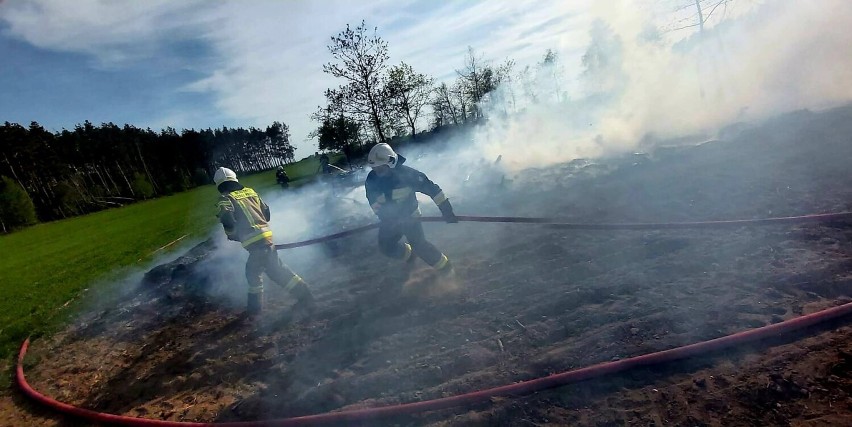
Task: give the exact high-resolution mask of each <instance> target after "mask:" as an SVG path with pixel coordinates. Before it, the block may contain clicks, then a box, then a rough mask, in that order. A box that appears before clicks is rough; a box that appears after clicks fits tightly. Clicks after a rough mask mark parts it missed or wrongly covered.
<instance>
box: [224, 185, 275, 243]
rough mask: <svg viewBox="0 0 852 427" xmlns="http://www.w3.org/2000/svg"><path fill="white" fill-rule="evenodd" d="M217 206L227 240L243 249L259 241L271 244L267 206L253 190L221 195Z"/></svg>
mask: <svg viewBox="0 0 852 427" xmlns="http://www.w3.org/2000/svg"><path fill="white" fill-rule="evenodd" d="M217 205H218V207H219V214H218V216H219V221H220V222H222V226H223V227H224V228H225V234H226V235H227V236H228V239H230V240H235V241H238V242H240V243H242V244H243V247H244V248H245V247H248V246H249V245H252V244H254V243H257V242H261V241H263V242H265V243H266V245H271V244H272V230H270V229H269V223H268V222H269V219H270V212H269V206H267V205H266V203H264V202H263V200H262V199H261V198H260V196H258V195H257V193H255V191H254V190H252V189H251V188H248V187H243V188H242V189H239V190H233V191H229V192H226V193H223V194H221V195H220V196H219V203H218V204H217Z"/></svg>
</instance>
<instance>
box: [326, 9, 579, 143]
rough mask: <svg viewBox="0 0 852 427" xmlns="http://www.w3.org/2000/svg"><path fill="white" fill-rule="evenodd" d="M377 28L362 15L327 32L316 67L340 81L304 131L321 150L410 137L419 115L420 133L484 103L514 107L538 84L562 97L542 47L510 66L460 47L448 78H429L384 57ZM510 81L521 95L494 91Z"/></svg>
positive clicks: (476, 117) (473, 113) (554, 62)
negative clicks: (323, 59) (325, 56)
mask: <svg viewBox="0 0 852 427" xmlns="http://www.w3.org/2000/svg"><path fill="white" fill-rule="evenodd" d="M377 32H378V29H377V28H375V27H374V28H369V27H368V26H367V24H366V22H364V21H362V22H361V24H360V25H358V26H357V27H355V28H352V27H351V26H349V25H347V26H346V29H345V30H343V31H341V32H340V33H338V34H337V35H335V36H333V37H331V40H330V42H329V44H328V50H329V53H330V54H331V56H332V58H333V60H332V61H331V62H329V63H327V64H325V65H324V66H323V71H324V72H325V73H327V74H330V75H332V76H334V77H336V78H338V79H339V80H340V81H341V84H340V85H339V86H338V87H337V88H329V89H326V91H325V92H324V95H325V101H326V102H325V105H324V106H319V107H317V110H316V112H314V113H313V114H312V116H311V117H312V119H313V120H314V121H316V122H317V123H318V124H319V126H318V127H317V129H316V130H315V131H314V132H313V134H312V136H315V137H317V140H318V145H319V148H320V149H321V150H339V151H343V152H344V153H346V154H350V152H353V151H361V150H362V149H363V147H364V145H365V144H366V143H373V142H390V141H391V140H393V139H394V138H400V137H409V138H412V139H414V138H415V137H416V136H417V135H418V130H417V129H418V126H417V125H418V123H422V122H426V123H427V126H426V132H427V133H432V132H433V131H435V130H440V129H441V128H445V127H460V126H466V125H470V124H473V123H477V122H479V121H481V120H483V119H485V118H486V115H487V114H488V113H487V111H486V108H484V105H485V104H489V103H490V104H492V105H494V104H500V105H501V106H502V110H501V111H502V113H505V114H509V113H512V112H516V111H518V106H517V105H518V102H517V98H519V97H521V96H523V97H525V98H526V99H528V100H530V99H531V100H533V101H538V99H536V98H537V97H538V96H539V94H538V92H540V91H542V90H545V91H547V92H548V93H547V94H542V95H543V96H542V97H550V98H556V100H557V101H558V102H561V101H563V100H566V99H567V97H566V96H565V95H564V94H562V89H561V88H560V87H559V83H558V81H559V79H560V78H561V76H560V67H559V64H558V55H557V54H556V52H554V51H552V50H550V49H548V50H547V51H546V52H545V54H544V56H543V58H542V60H541V61H540V62H539V63H537V64H535V65H534V66H532V67H531V66H527V67H525V68H523V69H521V70H520V71H518V72H515V70H514V68H515V62H514V60H511V59H506V60H505V61H503V62H502V63H499V64H497V65H494V64H492V63H491V62H490V61H486V60H485V59H484V57H483V55H481V54H478V53H477V52H476V51H475V50H474V49H473V48H472V47H468V49H467V52H466V55H465V57H464V59H463V62H462V66H461V68H459V69H456V70H455V71H456V78H455V79H454V80H453V81H450V82H441V83H440V84H436V82H435V79H434V78H432V77H430V76H428V75H426V74H424V73H420V72H418V71H417V70H415V69H414V68H413V67H412V66H411V65H410V64H407V63H405V62H400V63H399V64H391V63H390V55H389V52H388V44H387V42H386V41H384V40H383V39H382V38H381V37H379V36H378V34H377ZM517 82H522V84H521V85H520V87H521V88H522V91H523V93H522V94H516V93H515V92H513V90H511V89H509V90H505V91H498V90H497V89H498V88H499V87H501V85H503V86H506V87H509V86H513V85H508V84H507V83H517ZM492 110H493V109H492ZM367 145H369V144H367Z"/></svg>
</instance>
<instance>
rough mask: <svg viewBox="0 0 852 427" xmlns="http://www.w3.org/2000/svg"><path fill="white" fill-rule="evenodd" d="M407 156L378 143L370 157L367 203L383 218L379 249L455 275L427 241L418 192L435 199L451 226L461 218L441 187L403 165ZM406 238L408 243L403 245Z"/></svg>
mask: <svg viewBox="0 0 852 427" xmlns="http://www.w3.org/2000/svg"><path fill="white" fill-rule="evenodd" d="M403 163H405V157H402V156H400V155H398V154H397V153H395V152H394V151H393V149H392V148H391V147H390V145H388V144H376V145H375V146H373V148H372V149H371V150H370V153H369V154H368V155H367V164H368V165H369V166H370V167H371V168H372V169H373V170H372V171H370V173H369V175H367V180H366V182H365V183H364V186H365V188H366V192H367V201H368V202H369V203H370V207H372V209H373V212H375V214H376V215H377V216H378V217H379V220H380V224H379V250H380V251H381V253H382V254H384V255H385V256H388V257H391V258H396V259H400V260H403V261H405V262H409V263H410V262H414V260H415V259H416V258H415V257H414V255H416V256H417V257H419V258H421V259H422V260H423V261H425V262H426V263H427V264H429V265H431V266H432V267H433V268H435V269H436V270H438V271H440V272H442V273H451V272H452V271H453V266H452V263H451V262H450V260H449V259H448V258H447V256H446V255H444V254H443V253H442V252H441V251H440V250H438V248H436V247H435V245H433V244H432V243H430V242H429V241H428V240H426V236H425V235H424V233H423V226H422V225H421V224H420V221H418V220H417V217H419V216H420V207H419V205H418V203H417V197H416V195H415V193H423V194H426V195H427V196H429V197H431V198H432V200H433V201H434V202H435V204H436V205H437V206H438V209H440V210H441V215H442V216H443V217H444V219H445V220H446V221H447V222H448V223H456V222H458V219H457V218H456V215H455V213H453V206H452V205H451V204H450V200H449V199H447V197H446V196H445V195H444V192H443V191H442V190H441V187H439V186H438V185H437V184H435V183H434V182H432V181H431V180H429V178H428V177H427V176H426V175H425V174H424V173H423V172H420V171H418V170H416V169H414V168H411V167H408V166H405V165H403ZM403 236H405V237H406V239H407V240H408V243H401V242H400V239H401V238H402V237H403Z"/></svg>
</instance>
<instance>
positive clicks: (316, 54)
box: [0, 0, 852, 156]
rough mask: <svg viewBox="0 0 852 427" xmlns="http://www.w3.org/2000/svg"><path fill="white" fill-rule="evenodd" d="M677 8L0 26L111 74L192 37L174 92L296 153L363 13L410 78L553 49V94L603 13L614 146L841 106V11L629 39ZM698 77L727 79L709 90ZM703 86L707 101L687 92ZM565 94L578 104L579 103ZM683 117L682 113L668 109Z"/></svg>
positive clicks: (154, 8) (557, 5)
mask: <svg viewBox="0 0 852 427" xmlns="http://www.w3.org/2000/svg"><path fill="white" fill-rule="evenodd" d="M689 3H691V2H690V1H687V0H681V1H674V2H672V1H667V2H657V1H650V0H633V1H630V0H621V1H618V0H614V1H608V2H599V1H592V0H585V1H571V2H567V1H534V0H514V1H512V0H494V1H484V0H483V1H478V2H473V1H457V2H432V1H428V0H416V1H415V0H410V1H406V2H402V1H394V0H378V1H374V2H370V3H366V2H351V1H346V0H327V1H310V0H304V1H252V2H244V1H215V2H211V1H193V2H188V1H181V2H173V1H166V0H154V1H146V2H130V1H125V2H118V1H98V0H80V1H74V2H65V1H46V0H34V1H30V2H12V3H9V2H6V3H2V4H0V14H2V15H0V19H2V20H3V21H5V22H6V24H7V25H6V29H5V33H6V34H7V35H11V36H13V37H16V38H19V39H22V40H25V41H27V42H29V43H31V44H33V45H35V46H38V47H40V48H44V49H50V50H56V51H65V52H77V53H83V54H87V55H91V56H92V57H94V58H97V59H98V61H97V63H98V64H101V65H102V66H103V65H107V66H110V67H116V68H118V67H122V66H124V67H132V66H133V60H140V59H145V58H146V57H153V56H156V55H158V54H160V53H161V52H162V51H163V49H166V48H167V47H168V44H169V43H171V42H174V41H181V40H183V41H186V40H196V41H198V40H200V41H203V42H204V43H206V44H207V45H208V46H209V48H210V51H211V52H212V53H213V54H214V55H215V57H214V58H210V59H207V60H205V61H204V63H205V65H207V66H208V68H207V69H206V70H202V73H203V74H206V77H204V78H202V79H199V80H198V81H196V82H194V83H192V84H190V85H187V86H186V87H185V88H184V90H187V91H198V92H203V93H208V94H211V95H212V97H213V99H214V106H215V108H216V109H217V110H218V112H219V114H217V115H216V116H217V117H225V118H231V119H232V122H233V123H237V124H241V125H244V126H265V125H268V124H270V123H271V122H272V121H275V120H278V121H283V122H285V123H287V124H288V125H289V126H290V128H291V132H292V136H293V142H294V144H295V145H296V146H297V147H300V148H301V150H299V151H298V152H297V156H303V155H306V154H308V153H310V152H312V151H313V150H314V145H313V143H312V142H305V141H304V139H305V138H306V136H307V134H308V133H309V132H310V131H311V130H312V129H313V128H314V127H315V126H316V124H315V123H312V122H311V121H310V120H309V115H310V113H311V112H313V111H314V109H315V108H316V107H317V106H318V105H321V104H322V103H323V102H324V99H323V95H322V93H323V91H324V89H326V88H328V87H336V86H337V85H338V84H339V82H337V81H335V80H334V79H333V78H332V77H330V76H328V75H326V74H324V73H323V72H322V65H323V64H324V63H327V62H328V61H330V60H331V56H330V54H329V53H328V50H327V47H326V45H327V43H328V41H329V38H330V37H331V36H333V35H335V34H337V33H338V32H339V31H341V30H342V29H344V28H345V26H346V24H351V25H357V24H359V23H360V22H361V20H362V19H365V20H366V21H367V24H368V25H370V26H377V27H378V28H379V35H380V36H381V37H382V38H383V39H385V40H386V41H387V42H388V44H389V48H390V55H391V60H390V63H392V64H395V63H398V62H400V61H405V62H407V63H409V64H411V65H412V66H413V67H414V68H415V69H416V70H418V71H420V72H424V73H427V74H430V75H433V76H435V77H439V78H441V77H443V78H453V77H454V74H455V73H454V70H455V69H459V68H461V67H462V66H463V62H464V55H465V53H466V49H467V46H472V47H474V49H476V51H477V52H479V53H481V54H484V55H485V58H486V59H490V60H493V61H495V62H500V61H502V60H504V59H506V58H512V59H515V60H516V62H517V64H518V69H520V68H522V67H523V66H524V65H527V64H533V63H535V62H537V61H539V60H540V59H541V57H542V56H543V54H544V52H545V50H546V49H548V48H550V49H554V50H556V51H557V52H558V53H559V54H560V59H561V61H562V64H563V66H564V67H565V78H566V81H565V82H564V85H563V88H571V89H574V88H576V87H578V84H579V83H578V80H577V75H578V73H579V70H580V56H581V55H582V53H583V51H584V50H585V47H586V46H587V44H588V42H589V36H588V29H589V26H590V24H591V22H592V21H593V20H594V19H596V18H600V19H603V20H605V21H606V22H607V23H608V24H609V25H610V26H611V27H612V28H613V29H614V30H615V31H616V33H617V34H618V35H619V37H620V38H621V40H622V41H623V42H624V44H625V58H624V61H625V62H624V67H625V70H626V71H627V72H628V80H629V85H628V86H627V88H626V92H625V93H624V94H623V95H622V97H621V98H620V100H619V101H620V102H618V103H617V104H614V105H610V108H609V109H607V110H606V111H604V112H603V113H602V115H601V116H600V118H599V121H598V122H597V123H596V124H595V126H594V127H593V129H592V132H594V133H595V134H597V135H602V136H603V137H604V138H605V139H608V140H612V141H615V140H621V141H635V140H636V139H637V138H638V137H640V136H641V135H642V134H643V133H644V132H670V133H671V132H686V131H690V130H695V129H699V128H702V127H704V128H706V127H708V126H710V125H711V124H716V123H721V122H723V121H726V120H733V119H736V118H737V117H738V116H737V114H739V113H740V112H741V111H743V108H745V107H748V111H749V112H751V113H754V114H757V112H758V111H763V112H768V111H778V110H779V109H782V108H795V107H804V106H811V105H816V104H819V103H824V102H837V101H838V100H842V99H848V98H849V95H850V94H849V93H848V92H849V89H848V88H849V87H852V84H850V77H849V73H850V72H849V71H848V70H850V69H852V68H850V67H848V66H847V65H846V63H845V59H844V58H845V56H844V55H841V54H839V53H837V52H842V51H844V49H845V46H848V43H849V42H850V41H852V40H850V39H849V35H848V34H846V33H844V31H843V29H845V28H847V27H848V24H849V22H850V16H848V15H849V12H848V8H846V7H845V3H844V2H843V1H842V0H836V1H833V0H826V1H823V2H813V3H811V2H807V3H806V2H792V1H779V2H773V3H771V4H768V5H764V6H761V3H762V2H759V1H748V0H742V1H739V0H738V1H736V2H730V3H731V5H730V7H729V8H728V9H727V10H718V11H716V12H714V19H713V20H711V21H709V22H708V25H707V31H708V34H711V35H713V37H714V38H715V39H714V40H717V41H718V42H722V43H724V45H725V48H724V49H723V50H721V51H719V52H716V53H712V52H711V53H707V52H696V51H695V50H693V49H691V48H683V47H680V48H673V46H674V45H675V44H676V43H677V42H678V41H679V40H683V39H686V38H689V37H691V36H692V35H693V34H694V33H695V31H696V30H697V29H696V28H690V29H686V30H680V31H674V32H668V33H663V41H662V44H661V45H647V44H643V43H640V42H639V36H640V34H642V32H643V31H646V30H647V28H648V27H649V24H650V23H652V22H653V23H654V24H656V26H657V27H660V28H664V29H665V28H672V27H673V26H675V25H676V24H677V23H678V22H688V20H689V19H690V16H691V14H694V12H692V11H690V10H689V7H688V4H689ZM755 11H758V12H759V13H757V12H755ZM721 12H724V14H722V13H721ZM721 18H725V19H721ZM736 18H742V19H736ZM746 19H752V21H747V20H746ZM780 41H783V42H780ZM702 55H703V59H702V60H701V61H702V62H701V63H702V64H704V65H703V68H702V69H701V70H700V71H698V72H696V71H695V70H696V65H695V64H697V63H698V62H697V59H696V58H700V57H702ZM711 59H712V61H711ZM714 64H715V65H714ZM195 69H197V67H195ZM60 72H61V70H60ZM709 73H716V74H715V75H711V74H709ZM708 81H721V82H725V84H723V85H719V87H710V84H709V83H707V82H708ZM699 82H703V83H702V84H704V90H705V98H701V97H700V96H699V95H697V94H699V93H700V90H699V89H700V88H699V87H698V85H699ZM720 93H721V94H722V95H719V94H720ZM570 95H571V97H572V98H574V99H576V97H577V96H579V95H580V94H578V93H571V94H570ZM708 98H711V99H709V100H708ZM200 107H201V106H200ZM203 107H208V106H203ZM686 109H689V111H690V114H679V113H682V112H683V111H684V110H686ZM199 110H201V111H204V110H205V108H199ZM560 114H563V113H562V112H560V111H549V112H542V114H541V115H539V116H536V117H533V119H534V120H533V122H534V124H533V125H532V126H533V127H532V128H531V129H533V130H534V134H536V135H538V136H539V137H541V138H542V139H547V137H545V135H542V134H541V133H542V132H545V131H546V129H547V126H544V125H543V124H542V123H544V124H547V123H551V122H553V123H556V122H558V121H559V120H560ZM169 117H178V118H181V120H182V121H184V123H183V125H186V126H189V127H207V126H218V125H220V124H221V123H206V122H203V121H202V120H204V118H203V117H204V115H203V114H198V113H197V112H191V111H170V112H168V113H167V116H164V117H163V118H162V119H161V120H160V123H165V122H162V120H168V119H169ZM548 117H550V118H548ZM187 120H189V121H193V120H198V122H197V123H185V122H186V121H187ZM139 125H146V124H145V123H139ZM554 128H555V129H557V131H556V134H555V136H554V139H555V140H564V135H565V134H566V132H568V130H567V129H566V128H565V126H564V125H557V126H555V127H554ZM508 129H509V131H510V133H513V134H517V136H518V137H519V138H520V137H523V134H524V133H525V132H528V130H526V129H527V128H526V127H525V126H520V125H519V124H517V123H515V124H514V125H513V127H510V128H508ZM493 136H494V135H489V137H493ZM574 138H575V139H577V140H579V138H581V137H576V136H575V137H574ZM510 139H511V138H510ZM584 144H585V143H584ZM625 144H626V143H625ZM591 147H594V145H592V146H591ZM545 151H546V150H545ZM581 151H583V150H581ZM586 151H588V150H585V151H583V152H586Z"/></svg>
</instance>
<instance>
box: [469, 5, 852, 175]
mask: <svg viewBox="0 0 852 427" xmlns="http://www.w3.org/2000/svg"><path fill="white" fill-rule="evenodd" d="M607 5H608V6H606V7H603V6H602V7H601V9H602V10H599V11H597V15H598V18H597V20H596V21H595V22H594V24H593V25H592V27H591V29H590V32H589V44H588V47H587V49H586V50H585V52H583V55H582V56H580V57H579V58H577V57H571V58H569V57H566V56H564V55H561V57H560V61H561V62H562V63H563V64H566V65H571V66H572V67H569V68H573V69H575V70H576V71H575V72H574V73H570V74H569V73H565V72H563V71H562V70H561V69H560V70H553V69H549V68H548V67H554V66H553V65H538V66H536V67H534V69H533V70H532V72H528V73H526V74H524V73H521V74H520V75H519V76H518V77H516V78H513V79H510V80H509V81H507V82H505V83H504V84H503V85H502V86H501V87H500V88H499V89H498V91H496V92H495V93H493V94H492V96H491V97H490V99H489V100H488V102H486V105H485V108H486V111H487V116H488V117H489V121H488V123H487V124H486V125H485V126H483V127H482V128H481V129H480V130H479V131H477V132H476V134H475V135H474V139H475V141H476V143H477V146H478V147H479V150H480V151H481V153H482V156H483V157H485V158H495V157H496V156H497V155H500V154H503V155H504V156H505V158H506V159H507V161H506V163H507V165H509V166H510V167H512V168H514V169H515V170H519V169H523V168H526V167H530V166H545V165H548V164H554V163H560V162H565V161H568V160H571V159H575V158H589V157H597V156H606V155H610V154H616V153H623V152H629V151H633V150H637V149H645V148H648V147H647V146H646V145H644V144H643V145H640V142H642V141H643V140H644V142H645V143H648V142H649V141H660V140H665V139H668V138H673V137H679V136H686V135H693V136H696V137H697V138H699V139H705V140H706V139H710V138H713V137H714V136H716V135H717V134H718V131H719V130H720V129H721V128H723V127H724V126H726V125H728V124H731V123H734V122H743V121H745V122H755V121H760V120H762V119H765V118H767V117H769V116H772V115H774V114H778V113H780V112H786V111H791V110H796V109H804V108H810V109H823V108H829V107H832V106H836V105H840V104H842V103H845V102H848V101H849V100H850V99H852V66H850V65H852V64H850V61H852V60H850V59H849V57H848V56H847V55H843V54H842V52H844V51H845V48H846V46H849V44H850V43H851V42H852V34H850V33H849V32H848V31H845V28H846V27H847V24H848V23H849V22H852V10H850V9H849V8H848V7H845V6H846V4H845V3H844V2H842V1H840V0H837V1H826V2H818V3H817V2H794V1H782V2H771V3H766V4H759V5H753V4H752V5H750V7H748V8H746V9H742V8H741V9H740V11H739V14H738V15H734V16H731V15H728V16H726V17H724V18H720V19H717V20H716V21H712V22H715V24H714V25H710V24H711V23H710V22H708V24H707V25H706V27H705V31H704V32H703V34H701V33H699V32H697V31H695V32H692V33H691V34H690V35H688V36H686V37H683V38H678V36H679V35H683V34H684V32H685V31H689V30H681V31H679V32H678V31H674V32H669V33H660V32H659V31H656V30H654V29H656V28H659V27H660V23H661V22H664V21H665V20H671V19H674V17H673V16H671V15H663V16H662V17H659V16H658V17H656V18H655V17H654V16H653V13H652V12H653V11H652V10H650V8H649V9H643V8H641V7H637V5H636V4H634V3H621V5H622V6H621V7H613V6H612V4H611V3H609V2H607ZM649 28H650V29H651V30H650V31H649ZM571 61H574V62H573V64H572V63H571ZM548 76H550V77H548ZM553 79H557V81H556V82H555V83H554V80H553ZM554 86H556V87H560V88H563V92H562V93H559V92H557V93H556V94H555V96H554V90H553V88H554Z"/></svg>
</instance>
